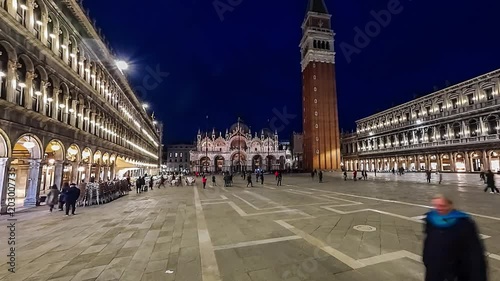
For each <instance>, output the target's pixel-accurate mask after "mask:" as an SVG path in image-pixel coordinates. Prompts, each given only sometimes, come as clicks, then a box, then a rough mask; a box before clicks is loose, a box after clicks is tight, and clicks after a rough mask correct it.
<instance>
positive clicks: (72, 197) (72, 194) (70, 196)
mask: <svg viewBox="0 0 500 281" xmlns="http://www.w3.org/2000/svg"><path fill="white" fill-rule="evenodd" d="M78 198H80V189H79V188H78V187H77V186H76V184H75V183H72V184H71V185H70V187H69V190H68V192H66V216H69V208H70V207H71V214H72V215H75V211H76V201H77V200H78Z"/></svg>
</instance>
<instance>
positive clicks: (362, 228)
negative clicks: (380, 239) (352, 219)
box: [353, 225, 377, 232]
mask: <svg viewBox="0 0 500 281" xmlns="http://www.w3.org/2000/svg"><path fill="white" fill-rule="evenodd" d="M353 228H354V229H355V230H357V231H362V232H373V231H375V230H377V229H376V228H375V227H373V226H369V225H356V226H355V227H353Z"/></svg>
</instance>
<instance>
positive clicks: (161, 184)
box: [158, 175, 165, 188]
mask: <svg viewBox="0 0 500 281" xmlns="http://www.w3.org/2000/svg"><path fill="white" fill-rule="evenodd" d="M160 186H163V187H165V178H164V177H163V175H161V177H160V183H159V184H158V188H160Z"/></svg>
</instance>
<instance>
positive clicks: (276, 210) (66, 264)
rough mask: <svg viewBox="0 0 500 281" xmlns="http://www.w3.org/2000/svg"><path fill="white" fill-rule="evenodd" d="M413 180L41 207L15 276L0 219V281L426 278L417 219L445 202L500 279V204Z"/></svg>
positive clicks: (19, 236) (23, 216) (26, 223)
mask: <svg viewBox="0 0 500 281" xmlns="http://www.w3.org/2000/svg"><path fill="white" fill-rule="evenodd" d="M414 177H415V178H414V179H412V176H408V177H406V178H405V180H401V178H398V176H393V175H378V176H377V177H376V178H375V177H369V180H367V181H356V182H354V181H352V180H351V181H343V180H342V179H341V176H340V175H339V174H326V175H325V178H324V182H323V183H318V182H317V180H312V179H311V178H310V177H308V176H305V175H285V176H284V178H283V185H282V186H276V182H275V179H274V176H271V175H270V176H266V177H265V181H264V185H262V184H260V183H254V187H248V188H246V181H244V180H243V179H241V178H240V177H235V183H234V184H233V186H232V187H226V188H224V187H221V186H216V187H208V188H207V189H206V190H203V189H202V188H200V187H199V186H195V187H167V188H162V189H155V190H153V191H149V192H147V193H143V194H135V192H132V193H130V195H128V196H125V197H123V198H120V199H118V200H116V201H113V202H111V203H109V204H105V205H101V206H91V207H84V208H78V209H77V215H76V216H69V217H65V216H64V215H63V212H58V211H54V212H53V213H49V212H48V209H47V208H46V207H45V206H41V207H37V208H34V209H30V210H26V211H25V212H22V213H17V214H16V215H15V218H16V219H17V221H16V222H15V223H16V228H15V239H16V245H15V254H16V264H15V273H11V272H9V271H8V269H9V267H10V265H9V264H7V255H8V254H9V251H8V247H10V246H8V245H7V242H8V240H7V237H8V236H7V235H9V233H8V232H7V230H8V228H7V226H8V225H9V223H10V222H8V221H7V219H8V217H6V216H2V217H0V238H1V240H2V241H0V243H1V244H2V246H1V247H0V261H1V265H0V280H16V281H17V280H19V281H20V280H40V281H46V280H61V281H62V280H134V281H137V280H155V281H156V280H182V281H184V280H186V281H198V280H200V281H201V280H203V281H218V280H223V281H257V280H263V281H273V280H293V281H296V280H311V281H312V280H318V281H320V280H321V281H324V280H346V281H347V280H349V281H355V280H370V281H372V280H373V281H379V280H380V281H387V280H423V276H424V267H423V265H422V263H421V252H422V239H423V233H422V220H421V218H422V217H421V216H422V215H423V214H424V213H426V212H427V211H428V209H429V202H430V199H431V198H432V196H434V195H435V194H437V193H446V194H451V196H452V197H454V198H453V199H454V201H455V202H456V205H457V207H458V208H460V209H461V210H464V211H466V212H469V213H471V214H472V215H473V217H474V219H475V220H476V222H477V224H478V226H479V229H480V233H481V235H482V238H483V241H484V243H485V247H486V249H487V255H488V263H489V274H490V279H489V280H494V281H495V280H498V281H500V243H499V242H498V239H499V237H500V208H498V206H499V201H500V196H498V195H492V194H489V193H484V192H483V191H482V189H481V186H480V185H478V184H477V183H476V179H475V178H474V179H465V180H464V179H463V178H460V179H453V180H452V179H450V180H449V181H448V183H447V184H442V185H438V184H434V183H431V184H427V183H423V182H421V181H420V180H421V179H420V177H419V176H414ZM449 177H451V176H449ZM218 181H219V183H221V179H220V178H218ZM472 181H473V182H472Z"/></svg>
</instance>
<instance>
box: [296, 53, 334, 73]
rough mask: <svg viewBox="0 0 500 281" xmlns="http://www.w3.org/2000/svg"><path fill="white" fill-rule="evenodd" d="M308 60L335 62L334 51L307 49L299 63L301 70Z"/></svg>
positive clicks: (304, 67)
mask: <svg viewBox="0 0 500 281" xmlns="http://www.w3.org/2000/svg"><path fill="white" fill-rule="evenodd" d="M310 62H324V63H331V64H335V52H331V51H320V50H309V51H308V52H307V54H306V55H305V56H304V58H303V59H302V61H301V62H300V65H301V66H302V72H304V70H305V69H306V67H307V65H308V64H309V63H310Z"/></svg>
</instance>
